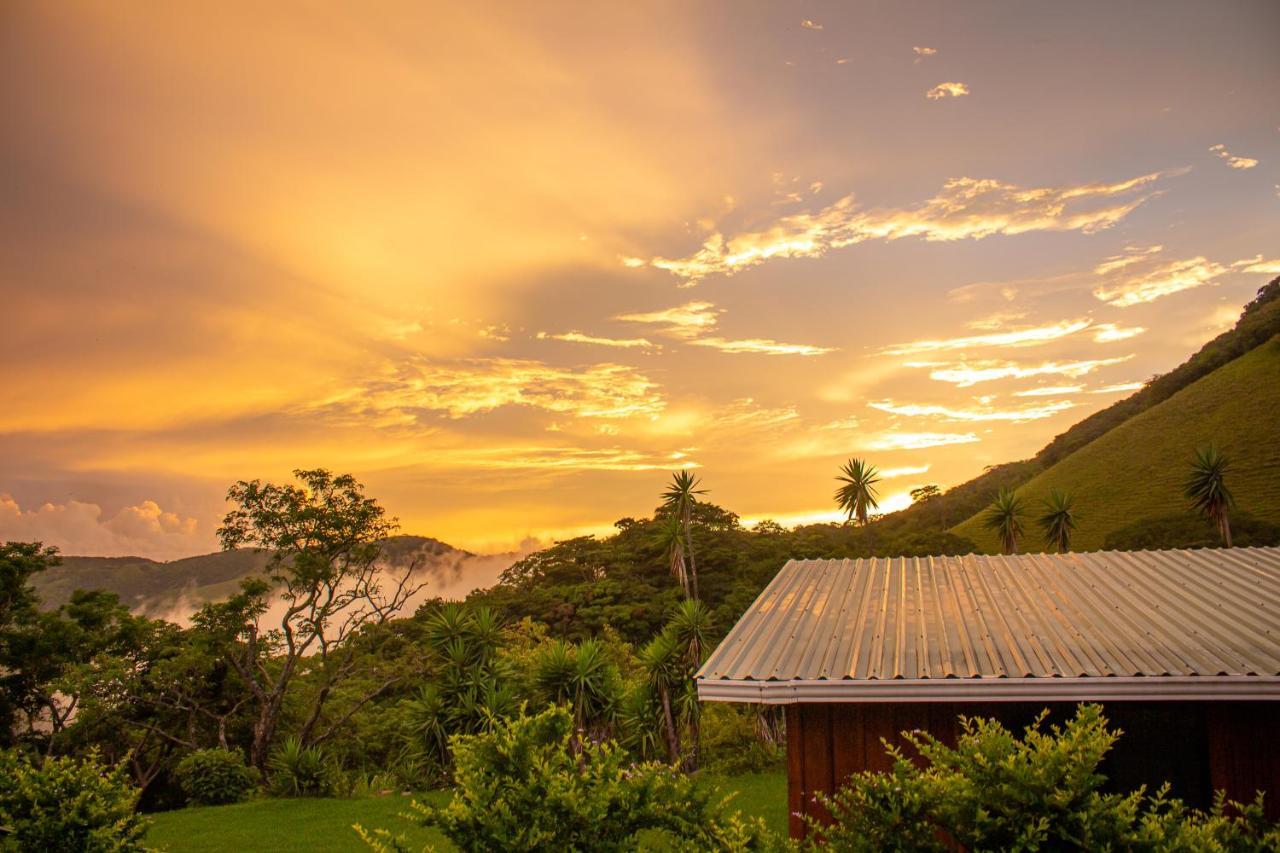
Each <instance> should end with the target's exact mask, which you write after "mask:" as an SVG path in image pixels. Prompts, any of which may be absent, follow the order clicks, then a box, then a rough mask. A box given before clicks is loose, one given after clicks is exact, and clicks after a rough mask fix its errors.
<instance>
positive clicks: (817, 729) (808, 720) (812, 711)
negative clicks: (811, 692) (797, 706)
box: [801, 703, 835, 823]
mask: <svg viewBox="0 0 1280 853" xmlns="http://www.w3.org/2000/svg"><path fill="white" fill-rule="evenodd" d="M801 707H803V708H804V711H803V712H802V713H803V716H804V744H803V749H804V812H805V814H808V815H810V816H812V817H814V818H816V819H818V820H820V821H822V822H824V823H829V822H830V820H831V814H830V812H828V811H827V809H826V808H825V807H824V806H822V805H821V804H819V803H817V802H815V800H814V795H815V794H817V793H823V794H830V793H831V792H832V790H833V789H834V787H835V785H834V771H833V764H832V752H833V749H832V738H831V705H829V704H825V703H824V704H813V705H803V706H801Z"/></svg>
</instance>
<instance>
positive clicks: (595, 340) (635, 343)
mask: <svg viewBox="0 0 1280 853" xmlns="http://www.w3.org/2000/svg"><path fill="white" fill-rule="evenodd" d="M538 340H552V341H567V342H569V343H573V344H595V345H597V346H602V347H618V348H619V349H632V348H635V347H641V348H645V349H648V348H650V347H654V346H656V344H654V343H653V342H651V341H649V340H646V339H645V338H601V337H596V336H595V335H587V334H583V333H582V332H564V333H562V334H550V333H548V332H538Z"/></svg>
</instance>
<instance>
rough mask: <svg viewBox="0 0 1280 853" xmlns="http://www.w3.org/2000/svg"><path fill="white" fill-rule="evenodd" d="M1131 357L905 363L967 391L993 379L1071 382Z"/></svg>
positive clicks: (940, 380)
mask: <svg viewBox="0 0 1280 853" xmlns="http://www.w3.org/2000/svg"><path fill="white" fill-rule="evenodd" d="M1131 358H1133V356H1132V355H1126V356H1120V357H1117V358H1095V359H1085V360H1080V361H1046V362H1042V363H1040V364H1030V365H1028V364H1017V363H1015V362H1011V361H1005V362H999V361H978V362H972V363H960V364H951V365H940V364H936V363H932V362H908V363H907V366H908V367H925V368H930V371H929V378H930V379H934V380H937V381H938V382H949V383H951V384H953V385H956V386H958V387H960V388H968V387H970V386H972V385H977V384H979V383H981V382H992V381H995V380H997V379H1026V378H1029V377H1032V376H1055V375H1056V376H1069V377H1071V378H1073V379H1075V378H1078V377H1080V376H1085V375H1087V374H1090V373H1092V372H1094V371H1095V370H1098V369H1099V368H1102V367H1109V366H1111V365H1113V364H1122V363H1123V362H1126V361H1128V360H1129V359H1131Z"/></svg>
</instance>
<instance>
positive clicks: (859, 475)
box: [835, 459, 880, 524]
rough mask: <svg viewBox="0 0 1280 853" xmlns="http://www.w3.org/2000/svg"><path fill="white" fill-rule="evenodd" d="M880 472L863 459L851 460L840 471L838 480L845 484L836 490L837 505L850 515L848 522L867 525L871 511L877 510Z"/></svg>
mask: <svg viewBox="0 0 1280 853" xmlns="http://www.w3.org/2000/svg"><path fill="white" fill-rule="evenodd" d="M878 474H879V472H878V471H876V469H875V466H873V465H869V464H867V462H865V461H864V460H862V459H850V460H849V461H848V462H846V463H844V466H843V467H842V468H841V469H840V476H838V477H836V480H837V481H838V482H840V483H843V485H842V486H840V488H838V489H836V495H835V498H836V503H837V504H838V505H839V507H840V509H842V510H844V511H845V512H846V513H848V516H849V517H848V520H849V521H854V520H856V521H857V522H858V524H866V523H867V519H868V518H869V517H870V511H871V510H873V509H877V508H878V507H879V506H880V504H879V503H877V502H876V497H877V492H876V489H875V485H876V483H878V482H880V477H879V476H878Z"/></svg>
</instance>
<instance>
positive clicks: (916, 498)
mask: <svg viewBox="0 0 1280 853" xmlns="http://www.w3.org/2000/svg"><path fill="white" fill-rule="evenodd" d="M910 494H911V502H912V503H913V504H923V503H928V502H929V501H931V500H933V499H934V498H937V497H941V496H942V489H940V488H938V487H937V486H936V485H934V484H933V483H930V484H929V485H927V486H920V487H919V488H916V489H912V490H911V492H910Z"/></svg>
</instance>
